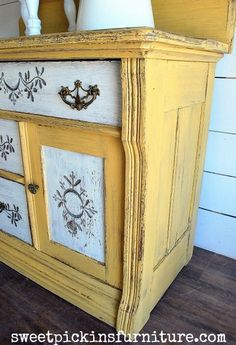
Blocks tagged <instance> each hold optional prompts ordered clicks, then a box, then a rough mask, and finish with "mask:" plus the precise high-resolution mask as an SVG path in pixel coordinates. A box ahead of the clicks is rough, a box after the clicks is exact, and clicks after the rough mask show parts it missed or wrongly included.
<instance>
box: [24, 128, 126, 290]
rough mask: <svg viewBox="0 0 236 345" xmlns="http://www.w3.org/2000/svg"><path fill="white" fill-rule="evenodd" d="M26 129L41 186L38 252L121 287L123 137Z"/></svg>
mask: <svg viewBox="0 0 236 345" xmlns="http://www.w3.org/2000/svg"><path fill="white" fill-rule="evenodd" d="M22 126H24V131H25V135H26V142H25V145H26V146H27V149H26V150H25V151H26V152H27V157H28V163H27V164H26V165H27V166H28V169H26V180H27V181H28V183H32V182H33V183H34V184H37V185H38V186H39V189H38V192H37V193H36V194H35V195H31V202H32V204H33V214H34V215H35V222H34V224H35V233H36V237H38V247H39V248H38V249H39V250H41V251H43V252H45V253H47V254H48V255H50V256H53V257H55V258H57V259H58V260H61V261H63V262H65V263H67V264H68V265H70V266H72V267H74V268H76V269H78V270H80V271H83V272H85V273H87V274H90V275H93V276H94V277H97V278H99V279H101V280H103V281H106V282H107V283H109V284H111V285H113V286H116V287H120V286H121V262H122V247H123V245H122V239H123V215H122V213H123V184H124V166H123V165H124V157H123V149H122V143H121V140H120V138H119V135H118V133H117V132H115V133H116V135H114V134H111V132H112V131H110V130H107V131H106V130H105V129H104V130H103V131H102V132H97V131H95V130H90V131H89V130H84V129H68V128H52V127H45V126H36V125H32V124H27V125H26V124H24V125H22ZM22 130H23V129H22ZM27 170H28V171H27Z"/></svg>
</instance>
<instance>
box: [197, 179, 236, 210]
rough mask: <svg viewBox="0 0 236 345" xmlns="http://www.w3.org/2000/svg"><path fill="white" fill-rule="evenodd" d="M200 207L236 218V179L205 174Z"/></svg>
mask: <svg viewBox="0 0 236 345" xmlns="http://www.w3.org/2000/svg"><path fill="white" fill-rule="evenodd" d="M200 207H202V208H205V209H209V210H212V211H216V212H220V213H224V214H228V215H232V216H236V178H234V177H227V176H221V175H216V174H211V173H204V176H203V185H202V193H201V201H200Z"/></svg>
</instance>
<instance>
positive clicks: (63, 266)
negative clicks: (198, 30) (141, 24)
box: [0, 29, 227, 333]
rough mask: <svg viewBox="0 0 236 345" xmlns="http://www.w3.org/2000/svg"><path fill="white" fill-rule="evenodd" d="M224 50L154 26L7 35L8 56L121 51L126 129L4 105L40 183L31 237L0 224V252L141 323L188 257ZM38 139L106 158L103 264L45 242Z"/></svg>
mask: <svg viewBox="0 0 236 345" xmlns="http://www.w3.org/2000/svg"><path fill="white" fill-rule="evenodd" d="M226 50H227V44H223V43H218V42H216V41H209V40H207V39H206V40H198V39H190V38H186V37H183V36H176V35H174V34H167V33H164V32H160V31H156V30H149V29H132V30H108V31H94V32H81V33H78V34H75V33H73V34H61V35H59V34H56V35H46V36H42V37H30V38H25V37H23V38H20V39H19V40H5V41H2V44H1V46H0V61H6V60H14V61H15V60H17V61H23V60H24V61H31V60H34V59H38V60H57V61H58V60H61V64H62V68H63V60H70V59H74V60H83V59H98V58H99V59H102V58H106V59H112V58H116V59H120V60H121V65H122V68H121V79H122V128H121V129H120V128H115V127H109V126H104V125H98V124H91V123H85V122H81V121H75V120H65V119H59V118H55V117H46V116H45V117H44V116H38V115H33V114H27V113H17V112H14V111H7V110H0V118H4V119H16V120H17V121H18V122H19V123H20V137H21V144H22V153H23V161H24V170H25V176H24V183H25V185H26V186H27V185H28V184H29V183H32V182H34V183H37V184H38V185H39V186H40V189H39V192H38V193H37V194H36V195H32V194H30V193H29V192H28V191H27V198H28V206H29V213H30V221H31V230H32V235H33V246H29V245H26V244H24V243H22V242H21V241H19V240H17V239H15V238H12V237H10V236H8V235H6V234H4V233H3V232H0V260H1V261H2V262H5V263H6V264H8V265H10V266H11V267H13V268H15V269H16V270H18V271H19V272H21V273H23V274H25V275H26V276H27V277H29V278H30V279H32V280H34V281H36V282H37V283H39V284H41V285H42V286H44V287H45V288H47V289H49V290H50V291H52V292H54V293H56V294H58V295H59V296H61V297H63V298H65V299H66V300H68V301H70V302H72V303H74V304H75V305H77V306H79V307H80V308H82V309H83V310H85V311H87V312H89V313H91V314H92V315H94V316H96V317H97V318H99V319H101V320H103V321H105V322H107V323H108V324H110V325H112V326H113V327H116V329H117V330H123V331H125V332H126V333H130V332H138V331H140V330H141V328H142V327H143V326H144V324H145V322H146V321H147V320H148V318H149V315H150V312H151V310H152V308H153V307H154V305H155V304H156V303H157V302H158V300H159V299H160V298H161V296H162V295H163V293H164V292H165V291H166V289H167V288H168V286H169V285H170V284H171V282H172V281H173V280H174V279H175V277H176V275H177V274H178V273H179V271H180V270H181V269H182V267H183V266H184V265H186V264H187V262H188V261H189V259H190V258H191V255H192V250H193V239H194V228H195V222H196V214H197V208H198V202H199V194H200V185H201V177H202V171H203V163H204V156H205V148H206V140H207V129H208V124H209V115H210V104H211V96H212V89H213V80H214V67H215V63H216V62H217V61H218V60H219V59H220V58H221V57H222V53H223V52H224V51H226ZM85 82H86V81H85ZM97 84H98V85H99V80H98V81H97ZM58 87H59V88H60V85H58ZM111 87H112V85H111ZM29 106H30V104H29ZM52 107H53V104H52ZM41 145H50V146H52V147H58V148H61V149H65V150H71V151H75V152H84V153H88V154H94V155H98V156H104V157H107V160H108V164H107V168H106V171H105V176H106V180H107V188H108V190H107V191H106V192H107V200H106V228H107V242H106V255H107V262H108V264H107V265H106V267H100V266H98V265H99V264H97V263H94V261H93V262H91V261H92V260H89V259H87V258H85V257H83V256H82V255H81V256H76V258H75V257H74V255H73V254H74V253H72V252H71V251H67V252H64V251H63V250H61V248H57V247H53V246H52V244H49V243H48V242H49V241H48V236H47V231H48V230H47V221H46V219H47V217H46V210H45V196H44V194H45V193H44V190H43V182H42V172H41V162H40V146H41ZM0 174H1V172H0ZM4 174H5V175H4V177H6V178H7V176H8V177H9V178H12V179H14V178H17V176H13V175H11V176H10V175H7V174H8V173H7V172H4ZM22 182H23V181H22ZM111 190H112V191H113V195H114V194H115V195H116V197H115V198H111V197H109V191H111ZM111 194H112V193H111Z"/></svg>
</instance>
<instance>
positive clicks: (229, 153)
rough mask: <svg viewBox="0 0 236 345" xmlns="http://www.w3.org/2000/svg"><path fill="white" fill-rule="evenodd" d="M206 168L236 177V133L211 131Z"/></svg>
mask: <svg viewBox="0 0 236 345" xmlns="http://www.w3.org/2000/svg"><path fill="white" fill-rule="evenodd" d="M205 170H207V171H211V172H214V173H218V174H224V175H230V176H235V177H236V135H235V134H228V133H218V132H209V136H208V146H207V155H206V163H205Z"/></svg>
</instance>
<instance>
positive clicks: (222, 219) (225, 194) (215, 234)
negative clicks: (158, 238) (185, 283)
mask: <svg viewBox="0 0 236 345" xmlns="http://www.w3.org/2000/svg"><path fill="white" fill-rule="evenodd" d="M195 245H196V246H198V247H201V248H204V249H208V250H210V251H213V252H216V253H219V254H222V255H225V256H229V257H231V258H234V259H236V39H235V42H234V51H233V54H232V55H226V56H225V57H224V58H223V59H222V60H221V61H220V62H219V63H218V65H217V69H216V79H215V90H214V97H213V107H212V114H211V124H210V130H209V138H208V147H207V156H206V162H205V171H204V176H203V184H202V193H201V201H200V208H199V214H198V224H197V234H196V241H195Z"/></svg>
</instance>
